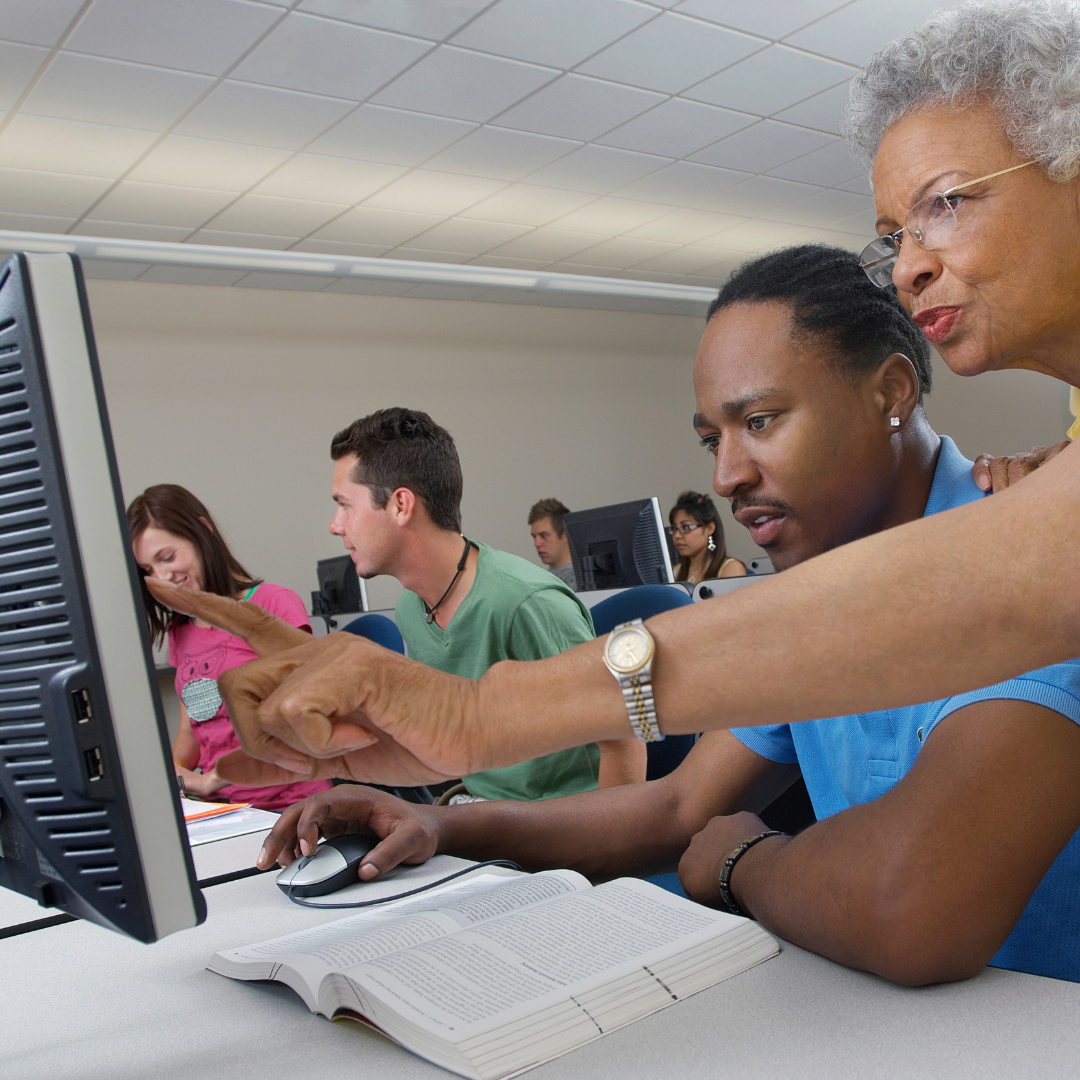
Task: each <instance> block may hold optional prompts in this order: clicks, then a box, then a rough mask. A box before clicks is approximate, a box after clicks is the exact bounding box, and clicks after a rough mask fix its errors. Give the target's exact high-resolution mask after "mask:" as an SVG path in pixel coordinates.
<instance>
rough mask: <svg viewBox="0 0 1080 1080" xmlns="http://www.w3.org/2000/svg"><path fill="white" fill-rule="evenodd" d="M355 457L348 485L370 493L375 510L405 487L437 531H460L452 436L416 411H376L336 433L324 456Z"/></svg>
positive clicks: (457, 467) (458, 484) (459, 489)
mask: <svg viewBox="0 0 1080 1080" xmlns="http://www.w3.org/2000/svg"><path fill="white" fill-rule="evenodd" d="M350 454H355V455H356V468H355V469H353V473H352V480H353V483H354V484H364V485H365V486H366V487H368V488H370V489H371V498H372V499H373V500H374V503H375V505H376V506H378V507H384V506H386V503H387V500H388V499H389V498H390V496H391V494H392V493H393V492H395V491H396V490H397V489H398V488H408V489H409V490H410V491H411V492H412V493H413V494H414V495H415V496H416V497H417V498H418V499H419V500H420V501H421V502H422V503H423V504H424V507H425V509H426V510H427V512H428V515H429V517H430V518H431V520H432V521H433V522H434V523H435V524H436V525H437V526H438V527H439V528H440V529H447V530H449V531H451V532H461V492H462V488H463V481H462V476H461V462H460V461H459V460H458V452H457V447H456V446H455V445H454V439H453V436H452V435H451V434H450V432H449V431H447V430H446V428H442V427H439V425H438V424H436V423H435V421H434V420H432V419H431V417H430V416H428V414H427V413H425V412H420V411H419V410H418V409H379V411H378V412H373V413H372V414H371V415H370V416H365V417H363V418H362V419H360V420H357V421H355V422H354V423H352V424H350V425H349V426H348V427H347V428H345V430H344V431H339V432H338V433H337V434H336V435H335V436H334V438H333V440H332V441H331V443H330V456H331V457H332V458H333V459H334V461H340V460H341V459H342V458H343V457H348V456H349V455H350Z"/></svg>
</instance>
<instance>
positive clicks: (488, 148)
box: [425, 127, 581, 180]
mask: <svg viewBox="0 0 1080 1080" xmlns="http://www.w3.org/2000/svg"><path fill="white" fill-rule="evenodd" d="M580 145H581V144H580V143H578V142H572V141H571V140H569V139H553V138H551V137H550V136H548V135H533V134H531V133H529V132H525V131H511V130H509V129H508V128H499V127H482V128H477V129H476V131H474V132H473V133H472V134H471V135H466V136H465V138H464V139H461V140H460V141H459V142H456V143H454V145H453V146H451V147H449V148H448V149H446V150H444V151H443V152H442V153H441V154H436V155H435V157H433V158H431V159H430V160H429V161H427V162H425V165H426V166H427V168H429V169H442V170H445V171H446V172H454V173H468V174H469V175H471V176H490V177H494V178H495V179H497V180H520V179H521V177H523V176H527V175H528V174H529V173H531V172H534V171H535V170H536V169H539V168H542V167H543V166H544V165H547V164H549V163H550V162H552V161H555V160H556V159H557V158H561V157H562V156H563V155H564V154H568V153H569V152H570V151H571V150H573V149H575V148H576V147H578V146H580Z"/></svg>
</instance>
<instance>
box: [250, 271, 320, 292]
mask: <svg viewBox="0 0 1080 1080" xmlns="http://www.w3.org/2000/svg"><path fill="white" fill-rule="evenodd" d="M332 280H333V279H332V278H330V277H320V276H318V275H316V274H276V273H273V272H267V271H259V272H258V273H254V274H248V275H247V276H246V277H242V278H241V279H240V280H239V281H238V282H237V283H236V287H237V288H239V289H289V290H291V291H293V292H317V291H318V290H319V289H321V288H323V286H325V285H329V284H330V282H331V281H332Z"/></svg>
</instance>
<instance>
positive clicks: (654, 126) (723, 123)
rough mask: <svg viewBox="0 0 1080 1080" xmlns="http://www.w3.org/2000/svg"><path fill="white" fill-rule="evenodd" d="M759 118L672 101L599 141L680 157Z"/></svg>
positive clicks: (693, 103) (686, 102)
mask: <svg viewBox="0 0 1080 1080" xmlns="http://www.w3.org/2000/svg"><path fill="white" fill-rule="evenodd" d="M756 120H757V117H756V116H750V115H749V114H747V113H737V112H731V111H730V110H729V109H718V108H717V107H716V106H715V105H706V104H704V103H703V102H700V101H687V100H686V99H685V98H669V99H668V100H667V101H665V102H664V103H663V104H662V105H657V106H656V108H655V109H650V110H649V111H648V112H647V113H645V114H643V115H642V116H639V117H637V118H636V119H634V120H631V121H630V122H629V123H627V124H623V125H622V126H621V127H617V128H616V129H615V130H614V131H609V132H608V133H607V134H606V135H603V136H601V137H600V138H599V139H597V140H596V141H597V142H599V143H603V144H604V145H605V146H619V147H622V149H624V150H641V151H642V152H643V153H646V154H663V155H664V156H665V157H674V158H681V157H686V156H687V155H688V154H692V153H693V152H694V151H695V150H700V149H701V148H702V147H703V146H708V145H709V144H710V143H712V142H716V141H717V140H718V139H723V138H725V137H726V136H728V135H731V134H733V133H734V132H736V131H738V130H739V129H740V128H744V127H746V126H747V125H748V124H753V123H754V122H755V121H756Z"/></svg>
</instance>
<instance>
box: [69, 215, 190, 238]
mask: <svg viewBox="0 0 1080 1080" xmlns="http://www.w3.org/2000/svg"><path fill="white" fill-rule="evenodd" d="M71 231H72V232H73V233H75V234H77V235H78V234H81V235H83V236H113V237H115V238H116V239H118V240H166V241H171V242H173V243H180V242H182V241H184V240H186V239H187V238H188V237H189V236H190V235H191V230H190V229H187V228H184V227H183V226H182V225H138V224H135V223H134V222H130V221H100V220H98V219H95V218H83V219H82V221H80V222H79V224H78V225H76V226H75V227H74V228H73V229H72V230H71Z"/></svg>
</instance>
